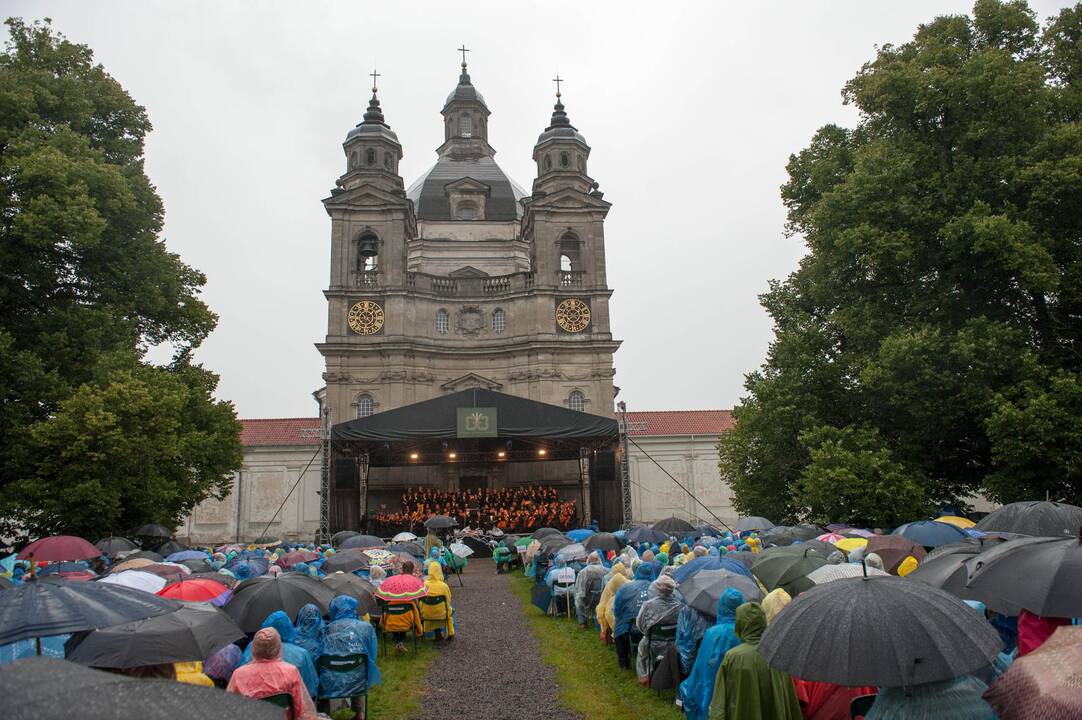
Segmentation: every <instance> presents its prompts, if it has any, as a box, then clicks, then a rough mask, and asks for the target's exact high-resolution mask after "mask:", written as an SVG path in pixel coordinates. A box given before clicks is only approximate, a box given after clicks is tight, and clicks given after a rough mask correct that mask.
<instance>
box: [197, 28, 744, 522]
mask: <svg viewBox="0 0 1082 720" xmlns="http://www.w3.org/2000/svg"><path fill="white" fill-rule="evenodd" d="M460 50H462V49H460ZM376 77H377V76H376V74H375V73H373V80H375V78H376ZM441 115H442V118H443V127H444V142H443V144H442V145H440V146H439V147H438V148H436V155H437V157H436V162H435V164H434V165H433V166H432V167H431V169H430V170H428V171H427V172H425V173H424V174H422V175H421V177H419V178H418V179H417V180H415V181H414V182H413V183H412V184H411V185H409V186H408V188H407V186H406V184H405V182H404V181H403V178H402V176H401V175H400V174H399V163H400V162H401V159H402V156H403V148H402V145H401V143H400V142H399V140H398V137H397V135H396V134H395V132H394V131H393V130H392V129H391V124H390V122H389V121H388V117H387V116H385V114H384V112H383V109H382V108H381V106H380V101H379V98H378V94H377V88H376V87H375V84H373V88H372V97H371V100H370V101H369V105H368V109H367V111H366V112H365V113H364V115H363V119H362V121H361V123H360V124H358V125H357V126H356V127H355V128H353V129H352V130H350V131H349V132H348V134H347V135H346V138H345V141H344V143H343V151H344V172H343V174H342V175H341V176H340V177H339V178H338V180H337V182H336V183H335V186H334V188H333V189H332V190H331V193H330V196H329V197H327V198H325V199H324V200H323V204H324V207H325V208H326V211H327V213H328V215H329V216H330V226H331V238H330V244H331V263H330V280H329V285H328V287H327V289H326V290H325V291H324V295H325V296H326V298H327V307H328V315H327V334H326V338H325V340H324V341H323V342H321V343H319V344H317V348H318V350H319V352H320V353H321V354H322V355H323V357H324V358H325V362H326V369H325V372H324V376H323V379H324V382H325V385H324V387H323V388H322V389H320V390H319V391H317V392H316V393H315V397H316V400H317V403H318V406H319V413H318V415H317V414H316V413H313V416H311V417H306V418H254V419H242V420H241V423H242V426H243V430H242V433H241V440H242V444H243V446H244V460H243V464H242V468H241V470H240V471H238V473H237V474H236V477H235V478H234V487H233V492H232V493H231V494H230V495H229V496H227V497H226V498H224V499H222V500H213V499H210V500H207V501H205V502H203V503H201V504H200V505H199V506H197V507H196V508H195V510H194V511H193V513H192V514H191V516H190V517H189V518H188V519H187V521H186V523H185V525H184V526H182V527H181V528H178V530H177V534H178V536H180V537H182V538H186V539H189V540H190V541H191V542H216V541H222V540H237V541H243V540H251V539H254V538H257V537H260V536H263V535H268V534H269V535H277V536H279V537H292V538H311V537H312V536H313V535H315V534H316V532H317V531H319V530H320V527H321V519H322V522H324V523H325V522H326V517H327V503H328V495H330V496H331V497H334V496H338V497H339V498H343V497H344V498H346V499H347V500H346V502H345V503H342V504H343V505H344V506H347V509H351V510H352V513H353V514H352V516H351V521H350V522H356V521H357V520H358V518H359V517H363V516H364V515H365V514H366V512H369V511H378V510H380V509H391V510H393V509H394V507H395V505H396V503H397V500H398V498H399V494H400V493H401V491H402V490H403V489H404V488H406V487H410V486H415V485H434V486H437V487H445V488H450V489H461V488H465V487H506V486H512V485H519V484H525V483H537V484H544V485H550V486H556V487H558V488H560V493H561V496H563V497H573V498H575V497H581V498H582V502H581V504H580V507H582V508H583V509H584V511H586V512H589V483H588V482H587V488H586V490H585V492H584V490H583V476H582V474H581V472H582V464H581V463H580V462H579V461H577V460H568V459H565V460H558V459H556V458H552V459H550V460H549V461H547V462H533V463H516V462H506V463H488V464H477V465H476V466H475V467H473V468H470V467H468V465H467V463H464V462H462V458H460V459H459V461H457V462H455V463H432V464H426V463H417V464H416V465H415V466H412V467H410V466H407V467H396V468H379V469H372V470H371V473H369V471H368V469H367V468H366V469H365V471H364V472H363V473H361V474H362V475H363V476H364V479H358V478H357V477H350V478H347V479H346V483H345V485H342V483H341V477H337V476H336V477H335V478H334V482H333V483H332V485H330V486H327V487H330V488H331V489H330V491H329V493H328V492H325V491H324V486H323V485H322V483H323V482H324V479H323V478H324V477H325V475H323V472H324V471H326V468H321V463H320V460H319V458H320V456H321V455H322V456H323V457H327V456H329V455H330V454H331V453H328V452H322V453H321V444H322V441H321V437H324V436H326V435H328V434H329V433H328V432H327V430H328V428H330V426H341V425H342V424H345V423H350V422H353V421H356V420H358V419H364V418H368V417H369V416H372V415H375V414H377V413H383V412H385V411H391V410H396V409H399V408H407V406H414V405H415V404H416V403H423V402H425V401H430V400H434V399H436V398H441V397H446V396H450V395H453V394H456V393H460V392H461V391H464V390H470V389H482V390H489V391H495V392H497V393H502V394H504V395H510V396H514V397H517V398H524V399H526V400H529V401H533V402H539V403H545V404H546V405H548V406H557V407H561V408H566V409H568V410H573V411H578V412H580V413H587V414H588V415H592V416H601V417H602V418H613V417H614V414H615V413H614V397H615V395H616V394H617V392H618V388H616V387H615V386H614V384H613V379H614V375H615V370H614V365H613V354H614V353H615V352H616V350H617V349H618V348H619V347H620V341H618V340H614V339H613V337H612V333H611V331H610V326H609V299H610V296H611V295H612V290H611V289H610V288H609V286H608V281H607V277H606V266H605V235H604V223H605V218H606V216H607V214H608V211H609V208H610V203H609V202H608V201H606V200H605V199H604V195H603V193H602V192H601V191H600V190H599V186H598V183H597V182H595V181H594V180H593V179H592V178H591V176H590V175H589V157H590V146H589V145H588V144H587V143H586V139H585V137H584V136H583V135H582V133H580V132H579V130H578V129H577V128H576V127H575V126H574V125H572V123H571V119H570V118H569V116H568V114H567V111H566V108H565V107H564V105H563V103H562V99H561V94H560V91H559V82H557V92H556V103H555V106H554V108H553V112H552V116H551V118H550V119H549V120H548V123H547V124H542V123H539V127H542V128H543V129H542V130H541V132H540V134H539V136H538V138H537V142H536V143H535V144H534V147H533V152H532V154H533V160H534V163H535V168H536V173H535V177H534V180H533V183H532V186H531V189H530V192H529V193H527V192H526V191H525V190H523V189H522V187H521V186H519V185H518V184H517V183H516V182H515V181H514V180H512V179H511V178H510V177H508V176H507V174H506V173H505V172H504V171H503V170H502V169H501V168H500V166H499V165H497V163H496V161H495V154H496V151H495V149H494V148H493V147H492V146H491V145H490V144H489V142H488V138H489V118H490V115H491V111H490V109H489V107H488V104H487V103H486V102H485V99H484V97H483V96H482V95H481V93H480V92H479V91H478V90H477V88H476V87H475V86H474V85H473V82H472V80H471V78H470V74H469V72H468V67H467V64H466V62H465V52H464V51H463V62H462V66H461V73H460V75H459V77H458V82H457V84H456V85H455V86H454V88H453V89H452V90H451V92H450V94H449V95H448V96H447V98H446V100H445V101H444V103H443V107H442V110H441ZM625 352H626V351H625ZM422 407H423V406H422ZM373 419H375V418H373ZM621 420H625V421H626V425H625V428H626V435H627V436H628V438H629V440H630V441H631V442H630V444H626V445H625V447H626V448H627V459H628V462H627V465H628V472H629V487H628V490H629V494H630V498H629V500H630V508H631V515H630V517H631V519H633V520H642V521H652V520H656V519H660V518H663V517H668V516H671V515H675V516H679V517H684V518H688V519H690V520H692V521H695V522H697V521H711V522H713V521H714V517H712V516H711V514H710V513H712V514H713V515H714V516H716V517H720V518H721V519H722V520H723V521H726V522H728V521H730V520H734V521H735V517H736V514H735V512H734V510H733V508H732V501H731V497H730V492H729V489H728V487H727V486H726V485H725V483H724V482H723V481H722V479H721V477H720V475H719V471H718V466H717V451H716V443H717V439H718V436H719V435H720V434H721V433H722V432H725V431H726V430H728V429H729V428H730V427H731V426H732V417H731V415H730V413H729V412H728V411H725V410H686V411H682V410H676V411H646V412H642V411H640V412H629V413H627V416H626V418H621ZM608 422H612V421H611V420H609V421H608ZM509 447H510V446H509ZM324 450H326V448H324ZM500 454H501V456H502V454H503V453H500ZM413 457H416V456H415V455H413ZM510 459H511V458H510V457H508V458H507V460H510ZM407 465H413V463H407ZM337 475H339V476H340V475H341V473H338V474H337ZM471 475H473V476H471ZM674 479H675V480H676V481H677V482H678V483H679V485H682V486H684V487H686V488H688V490H689V491H691V492H692V493H694V495H695V496H696V497H697V498H698V499H699V500H700V501H702V503H703V504H705V505H706V506H707V507H709V508H710V513H706V512H704V511H703V509H702V508H701V507H700V506H699V505H698V504H697V503H696V502H695V501H694V500H693V499H692V498H691V497H690V496H689V495H688V494H687V493H686V492H684V491H683V490H682V489H681V488H680V487H679V486H678V484H677V482H673V481H674ZM358 483H359V485H358ZM343 487H352V490H354V491H357V490H358V489H359V492H354V493H353V494H350V493H349V492H346V493H343V492H342V491H341V490H342V488H343ZM576 488H577V490H576ZM578 493H582V494H581V495H579V494H578ZM624 502H625V503H627V502H628V498H625V499H624ZM358 513H359V515H358Z"/></svg>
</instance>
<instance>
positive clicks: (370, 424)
mask: <svg viewBox="0 0 1082 720" xmlns="http://www.w3.org/2000/svg"><path fill="white" fill-rule="evenodd" d="M618 437H619V429H618V426H617V423H616V421H615V420H613V419H612V418H607V417H601V416H600V415H591V414H589V413H584V412H578V411H575V410H568V409H567V408H562V407H558V406H556V405H549V404H548V403H542V402H537V401H535V400H528V399H526V398H521V397H516V396H514V395H506V394H504V393H500V392H496V391H494V390H486V389H484V388H474V389H469V390H462V391H459V392H456V393H452V394H450V395H444V396H442V397H438V398H434V399H432V400H425V401H423V402H419V403H414V404H413V405H406V406H405V407H400V408H396V409H394V410H387V411H386V412H381V413H376V414H375V415H370V416H368V417H366V418H358V419H357V420H350V421H348V422H344V423H339V424H337V425H335V426H334V427H333V428H332V433H331V442H332V444H334V445H335V446H336V449H337V450H339V451H341V450H345V449H347V448H348V450H349V451H350V452H351V454H352V453H368V454H370V455H373V456H378V455H385V454H393V453H395V452H401V451H403V450H405V449H407V448H409V447H419V446H422V445H427V444H431V443H433V442H438V443H441V444H448V443H449V444H453V443H455V442H456V441H463V440H468V441H477V442H474V443H473V444H474V445H490V446H495V445H497V444H499V443H500V442H503V443H506V442H508V441H525V442H530V443H535V444H536V443H538V442H542V441H547V442H551V443H554V444H558V445H561V446H565V447H566V446H568V445H575V446H578V447H590V446H593V447H602V446H611V445H614V444H615V443H616V441H617V439H618Z"/></svg>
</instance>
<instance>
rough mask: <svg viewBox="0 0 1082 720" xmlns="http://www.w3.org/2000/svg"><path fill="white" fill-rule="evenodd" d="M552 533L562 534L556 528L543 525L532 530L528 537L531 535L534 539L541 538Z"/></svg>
mask: <svg viewBox="0 0 1082 720" xmlns="http://www.w3.org/2000/svg"><path fill="white" fill-rule="evenodd" d="M552 535H563V533H562V532H560V531H559V530H557V529H556V528H550V527H543V528H538V529H536V530H534V531H533V535H531V536H530V537H532V538H533V539H534V540H541V539H543V538H547V537H550V536H552Z"/></svg>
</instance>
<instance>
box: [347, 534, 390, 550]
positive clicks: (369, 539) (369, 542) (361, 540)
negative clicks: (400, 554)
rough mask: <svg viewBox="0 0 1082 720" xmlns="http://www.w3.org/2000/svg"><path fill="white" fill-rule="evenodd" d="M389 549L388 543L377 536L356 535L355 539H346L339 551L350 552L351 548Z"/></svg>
mask: <svg viewBox="0 0 1082 720" xmlns="http://www.w3.org/2000/svg"><path fill="white" fill-rule="evenodd" d="M384 547H387V543H385V542H384V541H383V538H378V537H376V536H375V535H354V536H353V537H350V538H346V539H345V540H344V541H343V542H342V544H341V545H339V546H338V549H339V550H349V549H351V548H360V549H364V548H384Z"/></svg>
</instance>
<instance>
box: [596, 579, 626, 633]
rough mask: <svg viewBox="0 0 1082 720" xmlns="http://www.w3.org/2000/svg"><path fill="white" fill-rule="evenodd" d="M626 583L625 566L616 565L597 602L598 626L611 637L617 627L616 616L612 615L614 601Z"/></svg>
mask: <svg viewBox="0 0 1082 720" xmlns="http://www.w3.org/2000/svg"><path fill="white" fill-rule="evenodd" d="M626 582H628V577H627V575H625V574H624V564H623V563H621V562H618V563H615V564H614V565H613V566H612V577H611V578H609V581H608V583H606V585H605V589H604V590H602V591H601V599H599V600H598V601H597V611H596V615H597V624H598V625H600V626H601V631H602V632H604V633H605V634H606V635H608V636H610V637H611V636H612V631H613V628H614V627H615V626H616V616H615V615H613V613H612V605H613V601H614V600H615V599H616V591H617V590H619V589H620V588H621V587H622V586H623V584H624V583H626Z"/></svg>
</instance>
